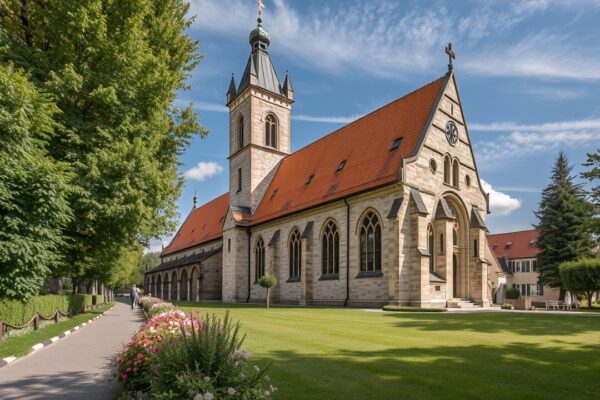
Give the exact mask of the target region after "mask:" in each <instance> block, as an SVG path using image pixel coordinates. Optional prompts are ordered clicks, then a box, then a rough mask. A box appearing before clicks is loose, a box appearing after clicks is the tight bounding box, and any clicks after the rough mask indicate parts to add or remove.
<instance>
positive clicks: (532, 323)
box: [384, 313, 600, 336]
mask: <svg viewBox="0 0 600 400" xmlns="http://www.w3.org/2000/svg"><path fill="white" fill-rule="evenodd" d="M384 317H385V318H389V319H397V320H398V322H397V326H399V327H403V328H417V329H421V330H425V331H465V330H467V331H473V332H482V333H497V332H502V331H509V332H513V333H515V334H518V335H526V336H541V335H550V336H554V335H558V336H561V335H569V334H574V333H584V332H600V318H598V317H594V316H589V317H586V316H580V315H548V314H517V313H477V314H450V313H444V314H436V315H435V316H434V315H431V314H427V315H425V314H411V315H408V314H406V313H385V314H384Z"/></svg>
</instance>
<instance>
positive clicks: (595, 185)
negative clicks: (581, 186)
mask: <svg viewBox="0 0 600 400" xmlns="http://www.w3.org/2000/svg"><path fill="white" fill-rule="evenodd" d="M583 166H584V167H588V170H587V171H584V172H582V173H581V177H582V178H585V179H588V180H589V181H590V183H591V185H592V188H591V191H590V199H591V201H592V203H593V204H594V218H593V220H592V226H593V228H592V230H593V232H594V235H595V236H596V242H597V243H598V244H599V245H600V148H599V149H598V150H596V152H594V153H587V160H586V161H585V162H584V163H583Z"/></svg>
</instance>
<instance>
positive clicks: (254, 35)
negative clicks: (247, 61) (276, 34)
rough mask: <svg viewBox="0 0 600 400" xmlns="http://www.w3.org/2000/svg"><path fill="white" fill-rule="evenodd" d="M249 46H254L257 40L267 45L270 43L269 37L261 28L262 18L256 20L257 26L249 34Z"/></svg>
mask: <svg viewBox="0 0 600 400" xmlns="http://www.w3.org/2000/svg"><path fill="white" fill-rule="evenodd" d="M249 40H250V44H254V42H256V41H257V40H260V41H262V42H266V43H267V45H268V44H269V43H270V42H271V35H269V32H267V31H266V30H264V28H263V27H262V18H258V25H257V26H256V28H254V29H253V30H252V32H250V37H249Z"/></svg>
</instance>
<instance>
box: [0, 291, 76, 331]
mask: <svg viewBox="0 0 600 400" xmlns="http://www.w3.org/2000/svg"><path fill="white" fill-rule="evenodd" d="M82 304H83V295H57V294H47V295H43V296H34V297H32V298H31V299H29V301H27V302H26V303H21V302H19V301H16V300H5V299H1V300H0V321H4V322H6V323H8V324H11V325H23V324H25V323H26V322H27V321H29V320H30V319H31V318H32V317H33V316H34V315H35V313H36V312H38V313H39V314H41V315H43V316H44V317H50V316H52V315H53V314H54V312H55V311H56V309H59V310H60V311H62V312H63V313H65V314H67V313H68V312H69V310H72V311H73V313H75V314H76V313H78V312H79V311H81V306H82Z"/></svg>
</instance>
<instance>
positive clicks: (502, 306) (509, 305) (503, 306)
mask: <svg viewBox="0 0 600 400" xmlns="http://www.w3.org/2000/svg"><path fill="white" fill-rule="evenodd" d="M500 308H501V309H503V310H513V309H514V307H513V305H512V304H502V305H501V306H500Z"/></svg>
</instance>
